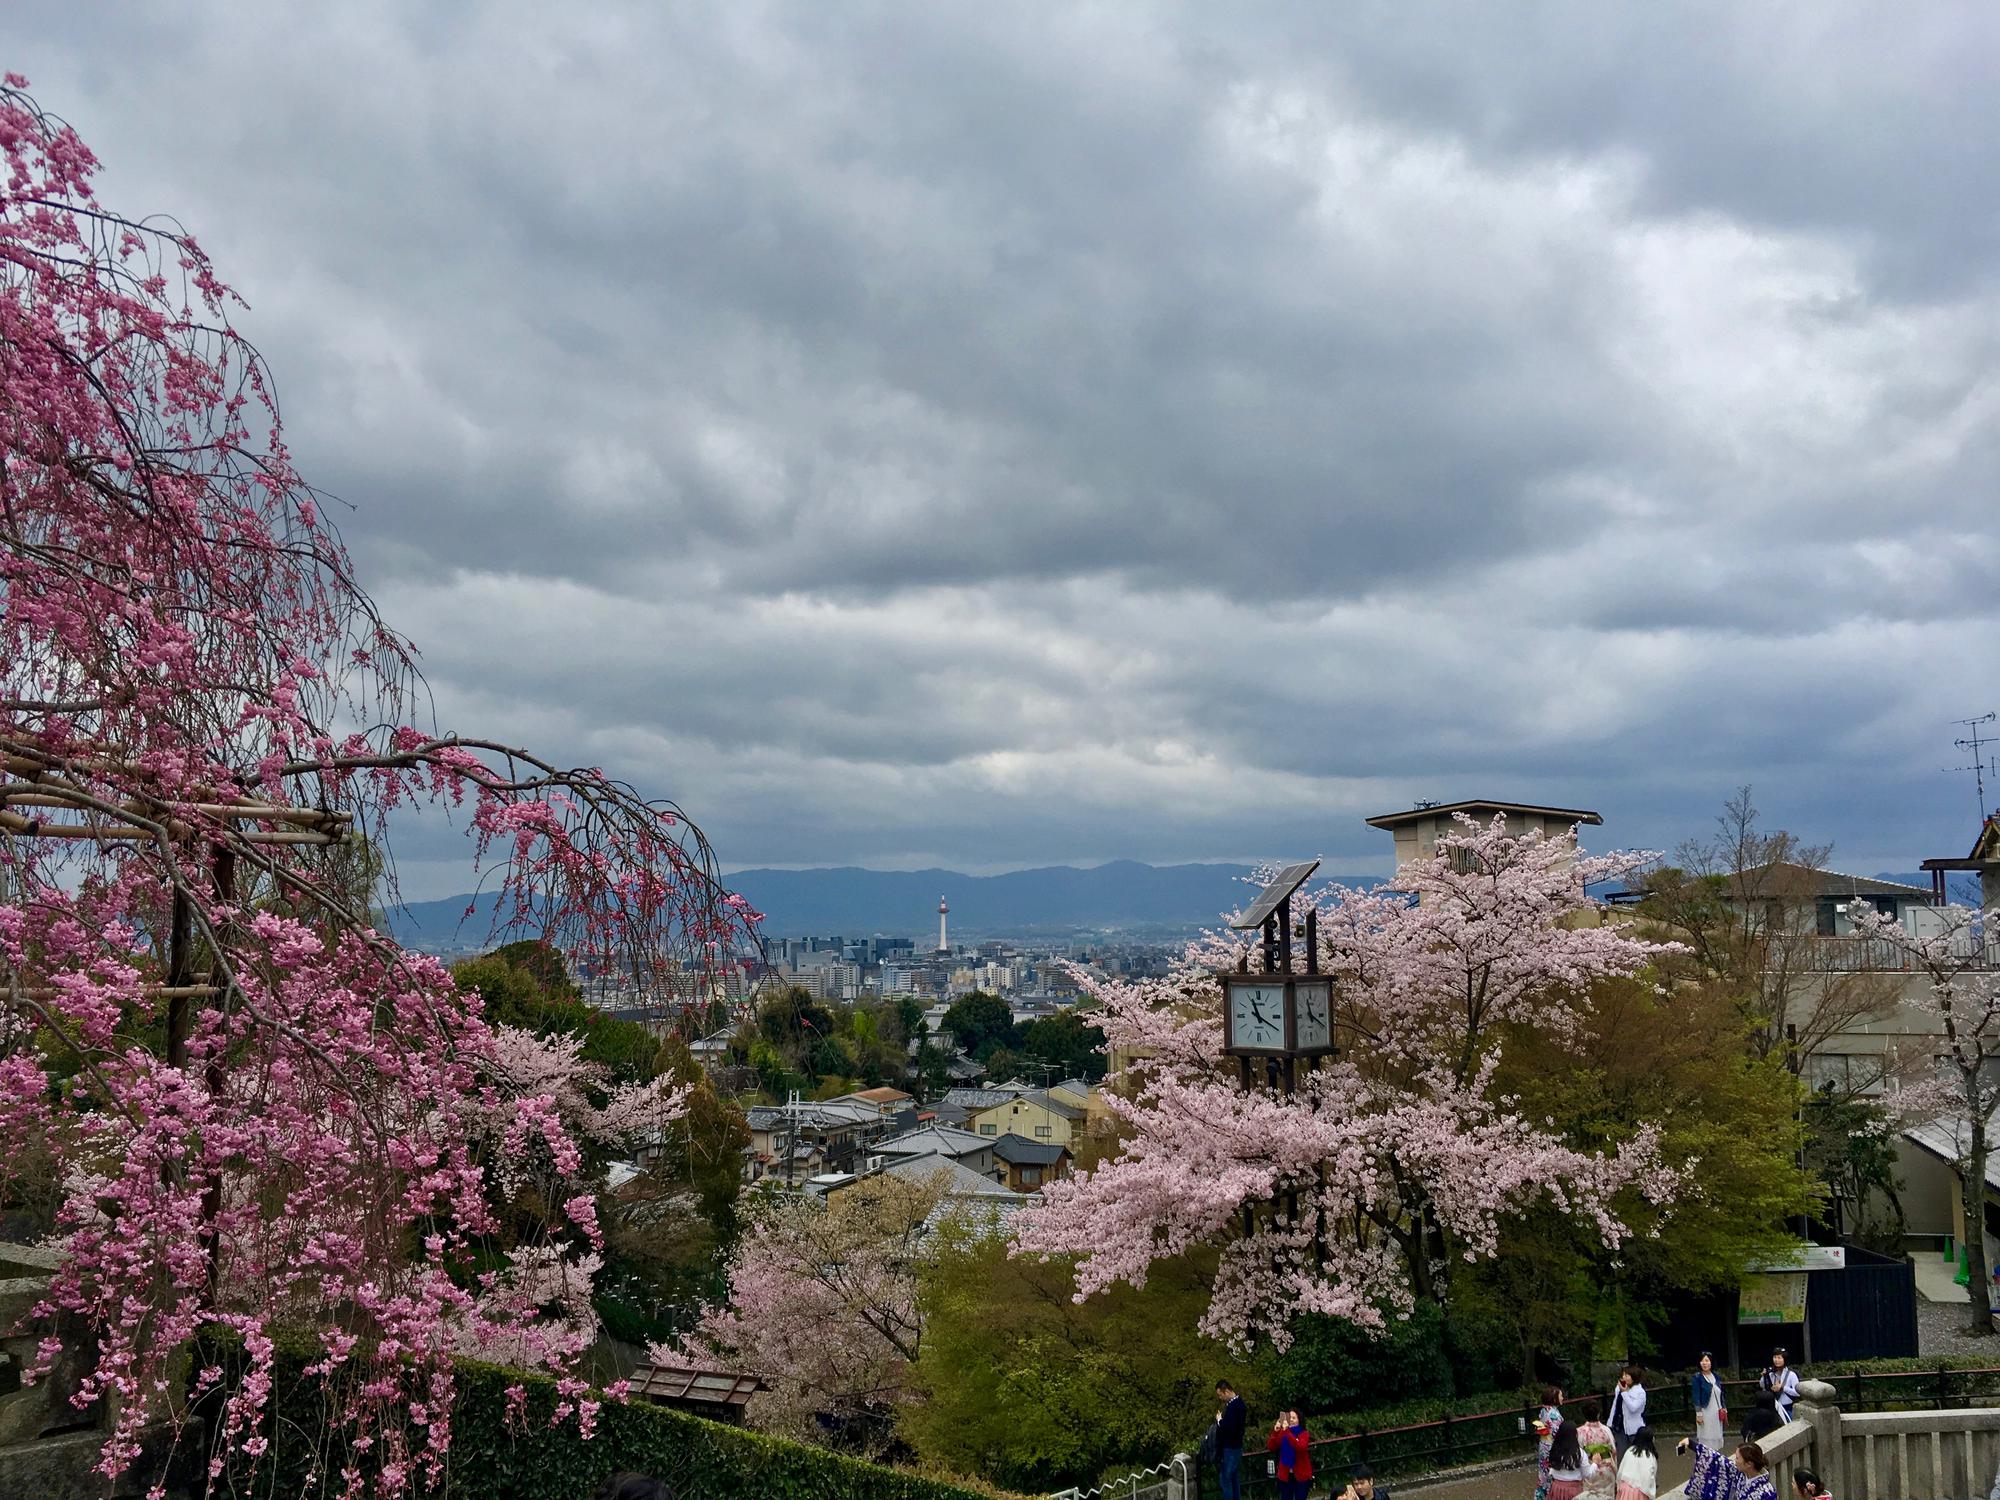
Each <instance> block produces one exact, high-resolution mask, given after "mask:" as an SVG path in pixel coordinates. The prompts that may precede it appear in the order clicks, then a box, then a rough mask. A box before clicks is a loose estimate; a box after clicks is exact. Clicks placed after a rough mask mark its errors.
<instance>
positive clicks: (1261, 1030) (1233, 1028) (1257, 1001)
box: [1229, 984, 1285, 1052]
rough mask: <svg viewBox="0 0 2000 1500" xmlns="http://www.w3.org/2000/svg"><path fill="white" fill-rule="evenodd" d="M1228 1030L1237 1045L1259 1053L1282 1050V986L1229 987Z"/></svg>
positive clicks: (1283, 1007) (1283, 1023)
mask: <svg viewBox="0 0 2000 1500" xmlns="http://www.w3.org/2000/svg"><path fill="white" fill-rule="evenodd" d="M1229 1032H1230V1037H1231V1039H1232V1040H1233V1041H1234V1042H1235V1044H1236V1045H1237V1046H1238V1047H1248V1048H1252V1049H1254V1050H1256V1051H1259V1052H1282V1051H1284V1050H1285V987H1284V985H1282V984H1232V985H1231V986H1229Z"/></svg>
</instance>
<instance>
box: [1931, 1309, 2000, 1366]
mask: <svg viewBox="0 0 2000 1500" xmlns="http://www.w3.org/2000/svg"><path fill="white" fill-rule="evenodd" d="M1971 1314H1972V1308H1971V1305H1970V1304H1969V1303H1964V1302H1926V1301H1925V1300H1924V1299H1923V1298H1922V1297H1919V1298H1917V1352H1918V1353H1919V1354H1922V1355H1931V1354H1978V1355H1983V1356H1985V1357H1987V1358H1989V1359H2000V1339H1982V1338H1976V1337H1973V1336H1972V1335H1970V1334H1967V1333H1965V1332H1963V1331H1962V1330H1963V1329H1964V1327H1965V1325H1966V1323H1967V1322H1968V1321H1970V1319H1971Z"/></svg>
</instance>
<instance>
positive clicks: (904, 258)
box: [5, 0, 2000, 897]
mask: <svg viewBox="0 0 2000 1500" xmlns="http://www.w3.org/2000/svg"><path fill="white" fill-rule="evenodd" d="M8 22H9V24H8V26H7V33H8V47H7V53H8V55H7V57H6V58H5V63H6V65H7V66H8V67H11V68H13V69H16V70H18V71H20V72H23V73H26V74H27V75H28V76H29V77H30V79H31V80H32V82H33V85H34V92H35V93H36V95H37V97H38V98H40V100H41V101H42V102H43V103H44V105H46V106H47V107H48V108H50V109H52V110H54V111H56V112H57V113H60V114H62V115H64V116H66V117H67V118H68V119H70V120H71V122H72V123H74V124H75V125H76V126H77V127H78V129H79V130H80V131H81V132H82V134H83V136H84V138H85V139H86V140H87V141H89V142H90V143H91V144H92V145H93V146H94V147H95V148H96V149H97V151H98V153H99V155H100V156H101V157H103V158H104V160H105V162H106V171H105V173H104V176H103V178H102V179H101V183H100V187H101V196H102V197H103V198H104V200H105V201H106V202H107V203H108V204H110V205H111V206H113V207H115V208H118V209H120V210H121V211H124V212H126V213H131V214H143V213H148V212H156V211H157V212H170V213H173V214H175V215H177V216H178V217H179V218H181V219H182V220H183V221H184V222H185V223H186V224H188V225H189V226H190V227H191V228H192V229H193V230H194V231H195V232H196V234H197V235H198V237H199V238H200V239H201V241H202V243H203V244H204V246H205V247H206V248H207V249H208V250H209V251H210V253H211V254H212V255H213V256H214V257H215V259H216V261H217V262H218V264H219V266H220V268H221V270H222V272H223V274H224V276H225V278H226V279H228V280H229V281H231V282H232V283H233V284H235V285H236V286H237V287H238V289H239V290H240V291H241V292H242V293H243V295H244V296H245V297H246V299H247V300H248V301H249V303H250V304H251V310H250V311H249V312H248V313H246V314H244V315H243V317H242V319H241V324H242V326H243V327H244V329H245V330H246V331H247V332H248V333H249V334H250V335H251V336H252V337H253V338H255V339H256V340H257V341H258V343H259V344H260V345H261V346H262V348H263V349H264V351H265V353H266V355H267V357H268V358H269V360H270V362H271V364H272V366H273V367H274V369H275V372H276V376H277V380H278V386H279V390H280V393H281V396H282V399H283V401H284V404H285V415H286V419H287V422H288V424H289V429H290V435H291V439H292V443H293V447H294V449H295V452H296V454H297V456H298V459H299V461H300V463H301V465H302V467H303V468H304V469H305V470H306V472H307V474H308V475H309V476H311V477H312V478H313V479H314V480H315V481H316V482H318V483H319V484H320V485H322V486H323V487H325V488H326V489H328V490H330V491H332V492H334V493H335V494H337V495H338V496H340V497H341V498H342V499H343V500H345V501H346V502H348V504H349V505H351V507H352V510H351V513H349V514H348V515H347V516H346V518H345V520H344V521H343V527H344V530H345V533H346V536H347V539H348V541H349V543H350V545H351V547H352V548H353V550H354V551H355V553H356V555H357V557H358V559H359V560H360V563H361V567H362V570H363V574H364V578H365V580H366V581H367V583H368V584H369V586H370V587H371V588H372V590H373V592H374V593H375V594H376V595H377V597H378V598H379V599H380V600H381V601H382V603H383V604H384V606H385V607H386V610H387V612H388V613H389V615H390V617H391V619H392V620H394V621H396V622H397V623H399V624H400V625H401V626H402V627H403V628H404V629H405V630H406V631H408V632H409V633H410V634H411V635H413V636H414V637H415V639H416V641H417V643H418V644H419V646H420V647H421V648H422V649H423V651H424V653H425V661H426V666H427V670H428V672H429V675H430V677H431V680H432V683H433V685H434V687H435V689H436V691H437V694H438V697H439V700H440V705H441V709H442V714H443V717H444V718H445V720H446V721H447V722H448V723H451V724H453V725H456V726H458V727H460V728H463V729H466V730H477V731H479V732H482V733H489V734H493V735H496V736H499V737H503V738H506V737H513V738H518V739H523V740H527V741H531V742H533V743H535V744H536V745H538V746H540V747H543V748H545V749H548V750H550V751H552V752H554V753H555V754H557V755H558V756H560V757H565V758H570V759H574V760H577V761H588V762H593V763H599V764H603V765H605V766H607V767H608V768H610V769H612V770H614V771H616V772H619V773H622V774H624V775H627V776H629V777H631V778H632V779H634V780H636V781H637V782H639V783H640V784H641V785H642V786H644V787H645V788H646V789H647V790H649V791H651V792H654V793H657V794H660V795H668V796H673V797H675V798H677V799H679V800H680V801H681V802H682V803H683V804H684V805H685V806H686V807H687V809H688V810H689V811H690V813H691V814H692V815H693V816H694V817H695V819H696V820H697V821H698V822H699V823H700V824H701V825H702V826H703V827H704V828H705V829H706V830H707V831H708V832H709V834H710V835H711V837H712V838H713V840H714V842H715V843H716V845H717V847H718V849H719V851H720V853H721V856H722V858H723V860H724V862H725V864H726V865H728V866H731V867H743V866H750V865H760V864H808V865H809V864H839V863H854V864H867V865H876V866H884V867H888V866H913V865H924V864H932V863H936V864H942V865H947V866H951V867H955V868H959V869H966V870H974V871H988V870H994V869H1000V868H1007V867H1013V866H1020V865H1029V864H1045V863H1095V862H1097V861H1100V860H1104V859H1109V858H1118V857H1131V858H1138V859H1146V860H1153V861H1158V862H1168V861H1179V860H1197V859H1239V858H1242V859H1248V858H1258V857H1263V856H1272V855H1284V856H1299V855H1312V854H1321V855H1324V856H1326V857H1327V859H1328V862H1329V865H1330V867H1332V868H1335V869H1340V870H1351V871H1355V872H1366V871H1369V870H1372V869H1378V868H1386V867H1387V864H1388V860H1387V853H1388V840H1387V838H1386V836H1384V835H1382V834H1379V833H1377V832H1375V831H1374V830H1372V829H1369V828H1366V827H1365V826H1363V825H1362V823H1361V821H1360V820H1361V818H1362V817H1364V816H1366V815H1368V814H1371V813H1377V812H1383V811H1388V810H1391V809H1393V808H1397V807H1401V806H1406V805H1408V803H1409V802H1410V801H1411V800H1412V799H1414V798H1419V797H1430V798H1437V799H1443V800H1449V799H1456V798H1460V797H1468V796H1487V797H1502V798H1510V799H1522V800H1544V801H1553V802H1557V803H1562V804H1565V805H1575V806H1586V807H1592V808H1596V809H1599V810H1601V811H1602V812H1603V813H1604V816H1605V827H1604V828H1602V829H1599V830H1595V831H1594V832H1593V841H1594V842H1595V843H1596V844H1598V845H1599V846H1600V847H1602V846H1609V845H1624V846H1646V847H1665V846H1671V845H1672V844H1674V843H1676V842H1677V841H1679V840H1680V839H1681V838H1682V837H1684V836H1686V835H1687V834H1689V833H1698V832H1700V831H1701V830H1702V829H1703V828H1704V826H1705V825H1706V823H1707V820H1708V819H1709V818H1710V817H1711V816H1712V814H1713V812H1714V811H1715V809H1716V808H1717V807H1718V806H1719V804H1720V803H1721V801H1722V799H1723V798H1724V797H1725V796H1726V795H1727V794H1728V793H1729V792H1730V791H1731V789H1732V788H1734V787H1735V786H1736V785H1738V784H1739V783H1743V782H1750V783H1754V785H1755V786H1756V789H1757V794H1758V801H1759V803H1760V805H1761V806H1762V807H1763V808H1764V810H1765V812H1766V814H1767V816H1768V817H1769V819H1770V820H1771V821H1772V822H1775V823H1780V824H1784V825H1787V826H1791V827H1794V828H1796V829H1798V830H1799V831H1801V832H1805V833H1808V834H1810V835H1812V836H1814V837H1816V838H1820V839H1830V840H1833V841H1835V843H1836V845H1837V849H1836V855H1835V860H1834V863H1835V864H1836V865H1837V866H1840V867H1843V868H1852V869H1860V870H1866V871H1873V870H1877V869H1883V868H1897V869H1905V868H1911V867H1912V866H1913V864H1914V861H1915V860H1917V859H1920V858H1922V857H1924V856H1926V855H1932V854H1939V853H1954V854H1955V853H1962V852H1964V848H1965V847H1966V846H1969V844H1970V843H1971V839H1972V835H1973V832H1974V829H1975V824H1976V819H1977V807H1976V804H1975V801H1974V795H1973V788H1972V783H1971V778H1970V777H1969V776H1963V775H1961V776H1953V775H1946V774H1944V770H1943V768H1945V767H1947V766H1955V765H1960V764H1963V763H1964V762H1965V759H1966V757H1965V755H1964V754H1963V753H1962V752H1959V751H1956V750H1955V749H1954V748H1953V746H1952V740H1953V738H1954V735H1955V734H1958V733H1962V732H1963V731H1960V730H1956V729H1955V728H1954V726H1953V724H1952V721H1953V720H1954V719H1958V718H1962V717H1966V716H1968V715H1972V714H1976V713H1982V712H1984V711H1986V710H1988V709H1992V708H1996V707H2000V681H1996V671H1995V661H1996V650H1995V648H1996V646H2000V632H1996V628H1995V627H1996V618H1995V616H1996V610H2000V587H1997V586H1996V585H2000V519H1996V517H2000V495H1997V494H1996V474H2000V464H1996V459H2000V454H1996V446H2000V444H1996V437H2000V378H1996V363H1995V356H1996V351H2000V188H1996V177H1995V173H1994V169H1993V149H1994V146H1993V143H1994V139H1995V132H1996V127H2000V7H1996V6H1994V5H1992V4H1990V3H1986V0H1967V3H1963V4H1949V3H1939V4H1925V5H1918V6H1908V5H1887V4H1885V5H1880V6H1875V7H1869V8H1860V7H1849V6H1842V5H1837V4H1829V3H1826V0H1812V3H1796V4H1755V5H1743V4H1741V3H1737V0H1729V3H1717V4H1712V5H1703V4H1678V5H1673V6H1623V5H1606V4H1604V3H1603V0H1576V3H1572V4H1543V5H1505V6H1496V5H1492V4H1487V3H1469V4H1464V5H1457V6H1452V5H1443V4H1435V5H1421V6H1410V5H1404V4H1361V3H1342V4H1320V3H1312V4H1304V3H1302V4H1299V5H1296V6H1281V7H1255V6H1247V5H1237V4H1229V5H1218V4H1214V3H1212V0H1208V3H1196V4H1189V5H1186V6H1174V5H1166V4H1148V5H1135V4H1130V3H1124V0H1120V3H1116V4H1104V5H1089V4H1061V5H1046V6H1037V5H1027V4H1006V5H990V4H987V5H971V4H940V3H935V0H927V3H912V4H909V5H876V4H859V3H850V0H830V3H804V0H801V3H797V4H793V5H788V6H766V5H759V4H751V3H744V0H729V3H726V4H724V3H716V4H713V5H707V6H694V5H685V4H666V3H657V0H655V3H644V4H629V5H628V4H617V3H608V0H593V3H591V4H589V5H587V6H584V5H576V6H570V5H548V4H545V3H534V4H528V3H519V4H515V3H482V4H478V5H453V4H433V5H422V6H412V5H407V4H367V3H343V4H338V5H318V6H289V5H274V4H256V5H249V4H245V5H241V6H234V5H221V4H217V5H203V6H185V7H183V6H175V5H171V4H158V5H148V6H145V7H138V6H90V5H77V4H73V3H42V0H32V3H28V4H21V3H16V4H14V5H10V6H9V7H8ZM439 852H441V851H439V850H438V849H437V847H436V843H435V840H434V839H433V838H432V837H431V836H430V834H429V831H428V830H426V831H425V832H424V833H423V834H422V835H421V836H420V838H419V840H418V845H417V847H415V848H411V849H406V850H405V851H404V853H405V858H404V864H403V872H404V878H405V886H406V892H407V894H409V895H411V896H413V897H414V896H425V895H435V894H443V893H445V892H447V891H450V890H456V889H463V888H464V883H465V882H464V878H463V874H462V871H461V870H460V869H458V868H455V867H450V866H447V865H445V864H443V863H440V862H437V861H436V860H434V859H432V858H431V856H432V855H433V854H436V853H439ZM412 855H415V856H417V857H416V858H414V859H412V858H411V857H410V856H412Z"/></svg>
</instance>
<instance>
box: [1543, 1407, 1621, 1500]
mask: <svg viewBox="0 0 2000 1500" xmlns="http://www.w3.org/2000/svg"><path fill="white" fill-rule="evenodd" d="M1603 1418H1604V1408H1603V1407H1601V1406H1599V1405H1598V1404H1597V1403H1596V1402H1595V1401H1586V1402H1584V1403H1583V1422H1582V1423H1581V1425H1579V1426H1578V1427H1577V1429H1576V1440H1577V1442H1579V1443H1580V1444H1582V1445H1583V1456H1584V1457H1585V1458H1587V1459H1589V1460H1590V1461H1591V1462H1592V1463H1594V1464H1596V1465H1597V1471H1596V1472H1595V1473H1594V1474H1592V1475H1591V1476H1590V1477H1589V1478H1588V1479H1586V1480H1585V1481H1584V1482H1583V1500H1612V1492H1613V1491H1614V1490H1615V1489H1616V1488H1617V1486H1618V1476H1617V1474H1616V1473H1615V1472H1614V1471H1615V1470H1616V1469H1617V1467H1618V1448H1617V1444H1616V1443H1615V1442H1614V1441H1613V1440H1612V1437H1611V1429H1610V1428H1609V1427H1606V1426H1605V1425H1604V1420H1603ZM1551 1472H1553V1470H1552V1471H1551Z"/></svg>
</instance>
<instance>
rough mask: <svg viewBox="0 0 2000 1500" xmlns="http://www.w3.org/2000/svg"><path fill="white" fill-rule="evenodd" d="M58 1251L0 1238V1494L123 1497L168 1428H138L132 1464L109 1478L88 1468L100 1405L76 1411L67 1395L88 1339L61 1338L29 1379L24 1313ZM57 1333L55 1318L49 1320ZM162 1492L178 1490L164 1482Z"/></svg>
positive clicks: (32, 1356)
mask: <svg viewBox="0 0 2000 1500" xmlns="http://www.w3.org/2000/svg"><path fill="white" fill-rule="evenodd" d="M60 1261H61V1256H60V1255H59V1254H58V1253H57V1252H56V1251H53V1250H48V1249H44V1248H42V1247H41V1246H38V1245H13V1244H6V1243H0V1497H4V1500H16V1497H17V1496H18V1497H22V1500H105V1497H107V1496H109V1497H111V1500H125V1497H128V1496H132V1497H136V1496H139V1495H143V1494H144V1493H145V1492H146V1491H147V1490H148V1489H149V1488H150V1487H151V1485H152V1483H153V1481H154V1479H155V1478H156V1477H157V1476H158V1475H160V1474H161V1473H162V1472H163V1470H164V1467H165V1461H166V1452H167V1448H166V1443H167V1438H168V1436H169V1434H168V1433H167V1431H166V1430H165V1429H164V1428H154V1429H152V1430H151V1431H149V1432H147V1433H143V1434H141V1437H140V1444H141V1454H140V1459H139V1462H138V1463H137V1464H135V1465H134V1467H132V1468H131V1469H128V1470H127V1471H126V1472H125V1474H124V1475H123V1476H122V1477H121V1478H120V1479H118V1480H117V1481H116V1482H115V1483H107V1482H106V1481H105V1480H104V1479H103V1478H102V1477H101V1476H99V1475H98V1474H97V1473H95V1472H94V1470H95V1467H96V1464H97V1460H98V1456H99V1453H100V1451H101V1450H102V1448H103V1445H104V1431H103V1428H102V1426H101V1423H102V1420H103V1413H102V1409H101V1408H92V1409H91V1410H90V1411H88V1412H79V1411H78V1410H77V1408H76V1407H75V1406H74V1405H72V1404H71V1402H70V1399H69V1398H70V1396H71V1395H73V1394H74V1393H75V1391H76V1389H77V1386H78V1384H79V1382H80V1381H82V1379H83V1378H84V1377H85V1376H86V1375H87V1374H88V1373H89V1370H90V1367H91V1363H92V1361H91V1360H90V1358H89V1357H88V1354H89V1348H90V1346H89V1344H88V1343H87V1342H86V1341H84V1340H82V1339H80V1338H70V1337H65V1339H64V1344H63V1348H62V1350H61V1352H60V1353H58V1354H57V1355H56V1357H55V1360H54V1362H53V1363H52V1364H51V1366H50V1368H49V1369H48V1370H47V1371H46V1372H45V1373H44V1374H43V1376H42V1378H41V1379H39V1380H37V1381H36V1382H35V1383H34V1384H33V1385H29V1384H26V1383H24V1381H23V1379H22V1377H23V1375H24V1373H25V1372H26V1371H28V1370H29V1369H31V1368H33V1367H34V1365H35V1363H36V1355H37V1351H38V1348H39V1345H40V1338H39V1336H38V1334H37V1333H35V1332H32V1331H30V1328H31V1315H32V1313H33V1310H34V1308H35V1306H36V1305H37V1304H38V1303H40V1302H41V1300H42V1298H43V1297H44V1295H45V1294H46V1293H47V1291H48V1286H49V1273H50V1272H52V1271H54V1270H55V1268H56V1266H57V1265H58V1264H59V1263H60ZM56 1328H57V1332H58V1334H59V1335H62V1334H63V1333H64V1328H63V1325H62V1324H60V1323H58V1324H57V1325H56ZM167 1493H168V1494H169V1495H177V1494H179V1493H181V1491H180V1490H179V1489H178V1488H177V1487H169V1488H168V1490H167Z"/></svg>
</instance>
